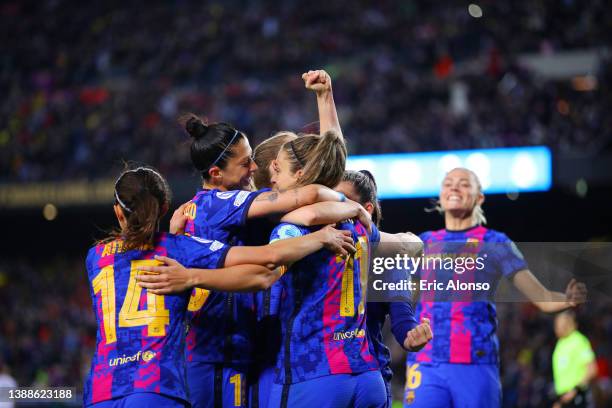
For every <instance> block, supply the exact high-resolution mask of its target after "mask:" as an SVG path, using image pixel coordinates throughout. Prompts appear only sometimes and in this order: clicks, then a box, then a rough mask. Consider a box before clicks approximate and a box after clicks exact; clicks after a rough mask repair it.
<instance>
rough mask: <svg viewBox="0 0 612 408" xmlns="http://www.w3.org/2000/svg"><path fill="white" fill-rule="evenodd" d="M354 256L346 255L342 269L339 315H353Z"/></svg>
mask: <svg viewBox="0 0 612 408" xmlns="http://www.w3.org/2000/svg"><path fill="white" fill-rule="evenodd" d="M353 262H354V257H353V256H348V257H347V259H346V263H345V264H344V271H342V289H341V292H340V316H345V317H346V316H355V292H354V290H355V272H354V271H355V266H354V264H353Z"/></svg>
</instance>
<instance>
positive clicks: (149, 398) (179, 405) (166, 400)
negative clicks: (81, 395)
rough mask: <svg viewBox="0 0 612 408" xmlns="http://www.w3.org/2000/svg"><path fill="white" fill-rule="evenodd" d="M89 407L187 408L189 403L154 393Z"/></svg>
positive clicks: (138, 393)
mask: <svg viewBox="0 0 612 408" xmlns="http://www.w3.org/2000/svg"><path fill="white" fill-rule="evenodd" d="M90 406H91V407H95V408H144V407H168V408H186V407H189V403H188V402H187V401H185V400H182V399H178V398H173V397H168V396H165V395H161V394H156V393H154V392H135V393H133V394H130V395H126V396H125V397H120V398H115V399H112V400H108V401H102V402H98V403H97V404H93V405H90Z"/></svg>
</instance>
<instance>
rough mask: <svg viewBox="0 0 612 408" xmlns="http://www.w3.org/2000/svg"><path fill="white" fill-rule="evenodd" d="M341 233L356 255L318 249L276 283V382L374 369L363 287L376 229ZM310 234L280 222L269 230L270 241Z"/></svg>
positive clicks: (356, 226) (356, 227) (354, 226)
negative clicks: (279, 291) (278, 346)
mask: <svg viewBox="0 0 612 408" xmlns="http://www.w3.org/2000/svg"><path fill="white" fill-rule="evenodd" d="M341 228H342V229H346V230H349V231H351V232H352V236H353V239H354V241H355V244H356V246H357V248H358V250H357V253H356V254H354V255H351V256H348V257H341V256H336V255H335V254H333V253H331V252H330V251H328V250H325V249H322V250H320V251H318V252H315V253H314V254H311V255H309V256H307V257H306V258H304V259H302V260H300V261H298V262H296V263H294V264H293V265H291V266H290V267H289V269H288V271H287V272H286V273H285V274H284V275H283V276H282V278H281V279H280V280H279V282H280V286H281V287H282V295H281V300H280V309H279V318H280V321H281V331H282V345H281V349H280V351H279V353H278V357H277V369H278V372H279V377H278V378H277V382H279V383H283V384H292V383H296V382H301V381H305V380H309V379H312V378H317V377H322V376H325V375H330V374H343V373H360V372H364V371H369V370H376V369H378V363H377V361H376V359H375V358H374V356H373V355H372V354H371V352H370V348H369V344H368V337H367V333H366V330H367V327H366V316H365V305H364V301H365V290H366V288H365V287H362V285H361V282H365V278H366V277H367V273H368V271H367V269H368V265H369V258H370V252H371V246H370V244H371V243H373V242H378V241H379V240H380V236H379V233H378V230H376V228H375V227H374V231H373V233H372V234H371V235H369V234H368V233H367V231H366V229H365V228H364V227H363V225H361V224H360V223H353V222H345V223H342V224H341ZM311 231H312V229H311V228H306V227H300V226H296V225H293V224H287V223H283V224H280V225H278V226H277V227H276V228H275V229H274V231H272V235H271V241H272V242H273V241H276V240H279V239H285V238H291V237H297V236H302V235H306V234H308V233H310V232H311ZM362 274H364V276H362Z"/></svg>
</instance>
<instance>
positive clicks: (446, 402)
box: [404, 363, 501, 408]
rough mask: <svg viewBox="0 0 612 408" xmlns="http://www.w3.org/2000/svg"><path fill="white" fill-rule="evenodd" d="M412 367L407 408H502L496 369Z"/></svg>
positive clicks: (479, 366)
mask: <svg viewBox="0 0 612 408" xmlns="http://www.w3.org/2000/svg"><path fill="white" fill-rule="evenodd" d="M408 364H409V366H408V367H407V369H406V387H405V390H404V408H420V407H428V408H446V407H462V408H491V407H499V406H501V383H500V381H499V368H498V367H497V366H496V365H493V364H443V363H440V364H435V363H408Z"/></svg>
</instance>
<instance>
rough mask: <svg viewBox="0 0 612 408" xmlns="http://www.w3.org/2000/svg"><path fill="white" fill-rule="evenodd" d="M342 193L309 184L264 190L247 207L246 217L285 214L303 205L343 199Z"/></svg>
mask: <svg viewBox="0 0 612 408" xmlns="http://www.w3.org/2000/svg"><path fill="white" fill-rule="evenodd" d="M344 200H345V197H344V195H343V194H341V193H338V192H337V191H334V190H332V189H331V188H328V187H325V186H322V185H319V184H311V185H308V186H304V187H299V188H294V189H291V190H286V191H280V192H279V191H266V192H264V193H261V194H259V196H257V198H256V199H255V200H254V201H253V203H252V204H251V206H250V207H249V212H248V217H249V218H256V217H265V216H268V215H274V214H286V213H289V212H291V211H293V210H296V209H298V208H300V207H303V206H305V205H310V204H314V203H319V202H322V201H337V202H340V201H344Z"/></svg>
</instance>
